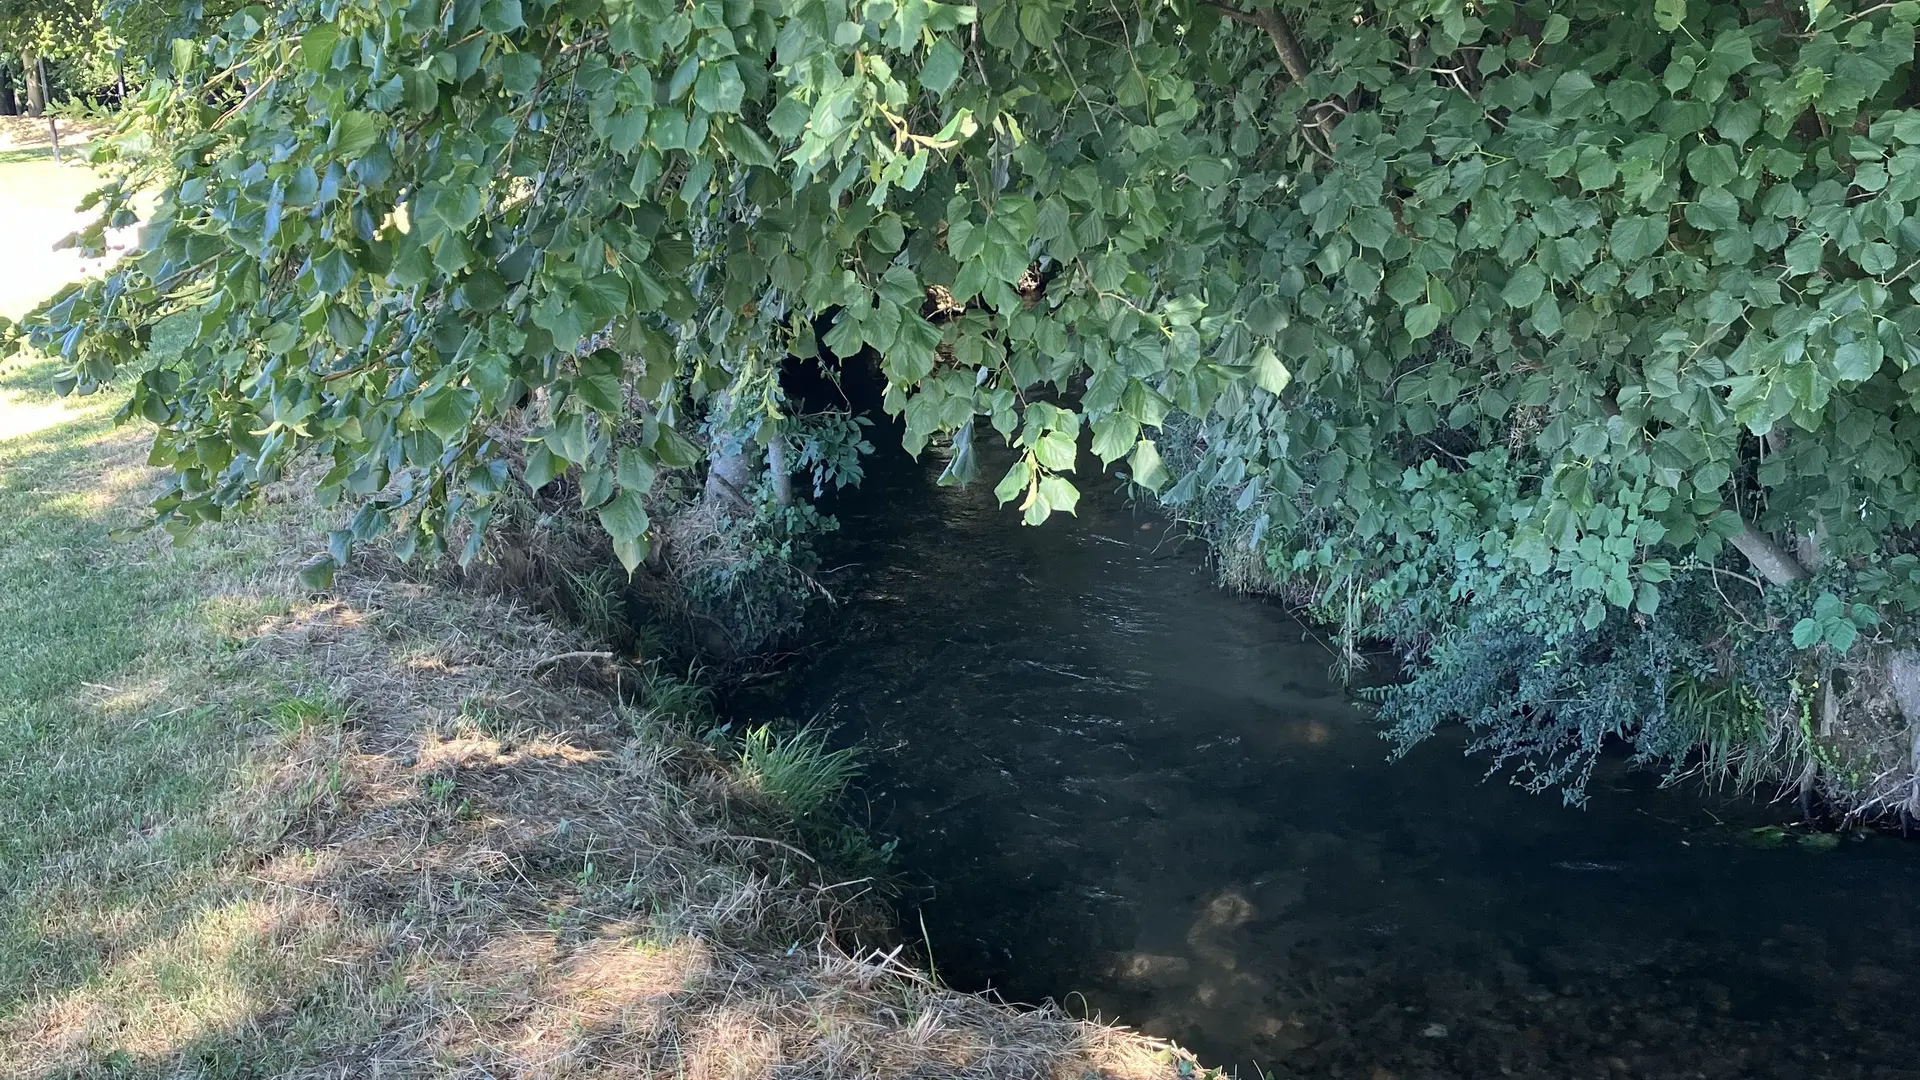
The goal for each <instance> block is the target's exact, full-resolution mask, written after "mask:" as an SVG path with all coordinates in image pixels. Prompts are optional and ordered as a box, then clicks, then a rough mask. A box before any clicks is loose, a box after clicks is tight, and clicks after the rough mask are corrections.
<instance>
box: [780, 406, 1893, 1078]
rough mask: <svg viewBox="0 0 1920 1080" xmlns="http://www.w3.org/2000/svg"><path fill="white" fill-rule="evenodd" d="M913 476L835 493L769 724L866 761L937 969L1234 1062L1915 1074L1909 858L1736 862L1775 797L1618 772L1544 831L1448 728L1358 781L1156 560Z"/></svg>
mask: <svg viewBox="0 0 1920 1080" xmlns="http://www.w3.org/2000/svg"><path fill="white" fill-rule="evenodd" d="M876 441H880V440H876ZM940 464H941V463H940V462H938V461H928V462H927V463H926V465H925V467H924V468H922V467H919V466H912V465H907V464H904V462H902V463H901V464H900V465H899V466H898V467H893V466H888V465H887V464H885V463H884V462H883V463H882V464H881V465H880V467H879V468H877V469H876V470H875V472H874V474H873V475H872V476H871V477H870V479H869V481H868V484H867V487H866V489H865V491H864V492H863V493H862V494H861V495H860V496H859V498H858V500H857V501H855V502H853V503H850V504H849V505H845V506H842V507H840V508H839V512H840V516H841V518H842V520H843V522H844V523H845V530H846V535H847V538H848V539H847V544H846V548H845V550H844V551H843V552H841V553H840V555H841V557H840V559H839V560H838V561H847V562H852V563H854V565H853V566H852V567H851V568H849V569H846V570H843V571H841V572H840V573H839V574H837V575H836V577H835V580H836V581H837V582H838V586H839V588H840V589H841V591H842V593H843V605H842V607H841V609H840V611H839V613H838V614H837V615H836V616H833V618H834V619H835V620H836V621H835V622H833V623H832V624H831V626H832V633H831V635H830V638H829V642H828V644H826V645H825V646H824V647H823V648H822V649H821V650H819V651H818V652H817V654H816V655H815V656H814V658H813V659H811V660H810V661H808V662H806V663H805V664H804V665H803V666H802V667H801V668H799V669H798V670H797V671H796V673H795V674H794V676H793V677H792V680H791V683H790V685H789V687H788V689H787V691H786V693H787V697H786V698H785V700H784V701H782V702H781V707H782V709H783V710H784V711H785V712H786V713H787V714H788V715H791V716H796V717H804V716H810V715H816V714H817V715H822V716H825V717H828V718H830V719H831V720H833V721H834V722H836V723H838V724H839V725H841V729H840V730H841V734H842V736H843V737H844V738H845V739H847V740H849V741H851V740H858V741H860V742H862V743H864V744H865V745H866V746H867V747H868V749H869V754H868V762H869V769H868V774H867V777H866V780H865V784H864V790H863V791H862V793H861V794H862V795H863V796H864V797H865V799H866V801H867V802H868V803H869V804H870V807H871V810H870V812H871V815H872V824H873V825H874V827H875V830H876V831H877V832H878V833H880V834H882V835H886V836H898V837H899V838H900V852H901V854H900V864H901V869H902V870H903V871H904V873H905V874H906V875H907V877H908V879H909V881H910V882H911V883H915V886H916V887H913V888H910V889H909V891H908V893H907V899H906V902H905V906H906V908H907V910H906V911H905V912H903V915H904V920H903V921H904V925H906V926H907V927H909V928H911V929H913V930H917V929H918V927H919V925H920V923H921V922H922V921H924V924H925V926H926V928H927V935H928V937H929V938H930V940H931V946H932V956H933V960H934V962H935V964H936V965H937V967H938V970H939V973H940V975H941V976H942V977H943V978H945V979H946V980H947V981H948V982H949V983H951V984H953V985H956V986H959V987H962V988H965V989H973V990H979V989H986V988H989V987H991V988H993V989H994V990H996V991H998V992H999V993H1001V994H1002V995H1004V996H1005V997H1007V998H1008V999H1009V1000H1022V1001H1036V1000H1040V999H1043V998H1053V999H1056V1000H1059V1001H1061V1002H1063V1003H1064V1004H1065V1005H1066V1006H1067V1007H1068V1008H1069V1009H1070V1010H1072V1011H1074V1012H1076V1013H1097V1014H1100V1015H1102V1016H1105V1017H1108V1018H1118V1019H1119V1020H1121V1021H1122V1022H1125V1023H1127V1024H1130V1025H1132V1026H1135V1027H1139V1028H1142V1029H1144V1030H1146V1031H1147V1032H1149V1033H1152V1034H1155V1035H1161V1036H1167V1037H1171V1038H1174V1039H1177V1040H1179V1041H1180V1042H1182V1043H1184V1044H1186V1045H1187V1046H1189V1047H1191V1048H1193V1049H1195V1050H1196V1051H1198V1052H1199V1053H1200V1054H1201V1056H1202V1058H1203V1060H1206V1061H1208V1062H1210V1063H1212V1064H1217V1065H1225V1066H1237V1067H1238V1068H1239V1069H1240V1070H1241V1073H1242V1075H1254V1073H1253V1069H1252V1067H1253V1066H1255V1065H1257V1066H1259V1067H1260V1068H1262V1069H1265V1070H1267V1071H1269V1072H1270V1073H1271V1074H1272V1075H1276V1076H1289V1077H1358V1078H1363V1080H1383V1078H1392V1077H1408V1078H1411V1077H1448V1078H1451V1077H1490V1076H1501V1075H1513V1076H1527V1077H1709V1078H1719V1077H1768V1078H1771V1077H1779V1078H1782V1080H1785V1078H1803V1077H1850V1078H1854V1077H1857V1078H1874V1080H1890V1078H1895V1077H1920V1013H1917V1012H1916V1010H1915V1009H1914V1007H1913V1006H1914V998H1913V995H1914V993H1915V991H1916V989H1920V979H1917V978H1916V967H1915V962H1916V960H1920V927H1917V926H1916V921H1915V902H1916V900H1917V899H1920V842H1917V843H1915V844H1911V845H1910V844H1906V843H1903V842H1901V841H1898V840H1892V839H1871V840H1861V841H1848V842H1846V843H1843V844H1842V845H1841V846H1840V847H1839V848H1838V849H1837V850H1831V851H1820V850H1813V849H1811V848H1807V847H1803V846H1799V845H1797V844H1794V843H1791V842H1790V843H1789V844H1788V845H1786V846H1784V847H1780V848H1775V849H1762V848H1759V847H1757V846H1755V845H1754V844H1753V843H1751V842H1750V841H1751V839H1752V834H1751V833H1750V832H1749V829H1750V827H1751V826H1752V825H1753V824H1755V823H1756V822H1764V821H1768V820H1773V819H1775V818H1778V817H1779V816H1780V814H1779V812H1778V810H1777V809H1770V808H1767V807H1761V806H1754V805H1751V804H1742V803H1739V802H1731V801H1728V800H1713V799H1709V798H1707V797H1705V796H1704V795H1702V794H1701V793H1700V791H1699V790H1698V789H1697V788H1693V789H1686V790H1677V789H1676V790H1667V791H1661V790H1657V789H1656V787H1655V785H1654V784H1653V783H1652V782H1651V781H1650V780H1647V779H1644V778H1640V777H1636V776H1634V775H1631V774H1627V773H1625V772H1624V771H1621V770H1614V771H1613V772H1612V773H1610V774H1608V775H1606V776H1604V777H1603V778H1602V779H1601V780H1599V781H1596V784H1595V788H1596V790H1595V798H1594V800H1593V802H1592V804H1591V806H1590V807H1589V808H1588V809H1586V810H1572V809H1565V808H1563V807H1562V806H1561V805H1560V801H1559V799H1558V797H1557V796H1533V795H1528V794H1526V793H1524V792H1522V791H1520V790H1517V789H1515V788H1513V787H1511V786H1509V785H1507V784H1506V783H1505V782H1504V781H1502V780H1500V779H1495V780H1493V781H1490V782H1487V783H1484V784H1482V783H1479V782H1478V781H1479V778H1480V775H1481V771H1482V768H1483V766H1482V763H1481V762H1479V761H1477V760H1472V759H1463V758H1462V756H1461V755H1460V752H1459V743H1458V742H1455V743H1451V744H1446V743H1442V742H1439V741H1436V742H1435V743H1433V744H1430V745H1427V746H1423V747H1421V748H1420V749H1419V750H1417V751H1416V752H1415V753H1414V754H1412V755H1411V756H1410V757H1409V758H1408V759H1407V760H1406V761H1403V762H1400V763H1388V762H1387V761H1386V760H1385V758H1386V751H1387V746H1386V744H1385V743H1384V742H1382V741H1381V740H1380V738H1379V737H1378V735H1377V733H1376V731H1375V730H1374V729H1373V728H1372V727H1371V726H1370V725H1369V723H1368V722H1367V720H1366V718H1365V717H1364V715H1363V714H1361V713H1360V712H1359V711H1358V710H1357V709H1355V708H1354V707H1353V706H1352V705H1351V704H1350V703H1349V702H1348V700H1347V699H1346V698H1345V696H1344V695H1343V694H1342V692H1341V691H1340V690H1339V688H1338V687H1337V686H1336V685H1335V684H1334V683H1333V682H1332V681H1331V679H1330V678H1329V677H1328V673H1327V672H1328V663H1329V655H1328V653H1327V652H1326V651H1325V650H1324V649H1323V648H1322V647H1320V646H1319V645H1318V644H1316V643H1315V642H1313V641H1312V640H1310V639H1307V638H1306V637H1305V633H1306V632H1305V630H1304V629H1303V628H1302V627H1301V626H1300V625H1299V624H1298V623H1295V622H1293V621H1292V620H1290V619H1289V618H1288V617H1287V616H1286V615H1285V614H1284V613H1283V612H1282V611H1281V610H1279V609H1278V608H1277V607H1275V606H1274V605H1272V604H1269V603H1265V602H1261V601H1258V600H1253V599H1248V598H1243V597H1236V596H1231V595H1227V594H1224V593H1222V592H1220V591H1218V590H1216V589H1215V588H1213V586H1212V583H1211V578H1210V576H1209V573H1208V571H1207V569H1206V567H1205V565H1204V562H1203V557H1202V553H1201V551H1200V550H1199V549H1198V548H1197V547H1196V546H1195V545H1193V544H1192V543H1191V542H1188V543H1184V544H1183V543H1182V542H1181V541H1180V540H1179V538H1178V536H1177V534H1170V533H1169V532H1168V531H1167V530H1166V529H1165V528H1164V527H1163V526H1162V525H1161V524H1159V523H1156V522H1153V521H1151V519H1148V518H1145V517H1140V516H1136V515H1135V514H1134V513H1133V511H1131V510H1130V509H1129V508H1127V507H1126V506H1125V505H1123V504H1122V503H1121V502H1120V500H1118V499H1116V498H1112V497H1102V495H1101V494H1100V493H1094V492H1090V493H1088V496H1087V498H1086V499H1085V501H1083V503H1082V504H1081V513H1080V516H1079V518H1078V519H1077V520H1076V519H1070V518H1057V519H1056V520H1055V521H1054V522H1052V523H1050V524H1048V525H1047V526H1046V527H1044V528H1038V529H1032V528H1023V527H1022V526H1020V525H1019V523H1018V521H1017V518H1016V516H1015V515H1014V514H1013V513H1012V512H1011V511H1002V510H999V509H998V508H996V507H995V506H994V504H993V498H992V495H991V493H990V492H989V491H988V490H987V488H988V487H990V486H991V485H990V484H978V485H975V487H974V488H973V489H971V490H966V491H960V490H955V489H943V488H938V487H936V486H935V485H934V484H933V482H932V480H933V477H934V476H935V475H937V473H938V470H939V467H940ZM916 909H917V910H916Z"/></svg>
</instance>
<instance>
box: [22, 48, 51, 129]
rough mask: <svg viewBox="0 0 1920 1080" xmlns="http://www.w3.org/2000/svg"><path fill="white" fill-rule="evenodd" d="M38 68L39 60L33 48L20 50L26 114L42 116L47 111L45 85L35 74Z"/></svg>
mask: <svg viewBox="0 0 1920 1080" xmlns="http://www.w3.org/2000/svg"><path fill="white" fill-rule="evenodd" d="M39 70H40V62H39V59H38V58H37V57H35V56H34V55H33V50H32V49H22V50H20V74H22V75H24V76H26V84H27V115H28V116H44V115H46V112H47V95H46V87H45V85H44V84H42V83H41V81H40V77H39V75H38V74H37V73H38V72H39Z"/></svg>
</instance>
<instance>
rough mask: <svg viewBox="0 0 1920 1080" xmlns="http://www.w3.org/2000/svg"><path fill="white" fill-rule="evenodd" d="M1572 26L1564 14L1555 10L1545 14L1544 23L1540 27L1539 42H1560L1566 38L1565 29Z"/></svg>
mask: <svg viewBox="0 0 1920 1080" xmlns="http://www.w3.org/2000/svg"><path fill="white" fill-rule="evenodd" d="M1572 26H1573V24H1572V23H1571V22H1569V21H1568V20H1567V17H1566V16H1565V15H1562V14H1560V13H1559V12H1557V11H1556V12H1554V13H1553V14H1551V15H1549V16H1547V21H1546V24H1545V25H1544V26H1542V27H1541V28H1540V43H1541V44H1542V45H1558V44H1560V43H1561V42H1563V41H1565V40H1567V31H1568V30H1569V29H1571V28H1572Z"/></svg>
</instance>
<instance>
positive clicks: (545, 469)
mask: <svg viewBox="0 0 1920 1080" xmlns="http://www.w3.org/2000/svg"><path fill="white" fill-rule="evenodd" d="M564 468H566V463H565V462H562V461H561V460H560V459H558V458H556V457H554V456H553V453H552V451H550V450H548V449H547V448H546V446H545V445H544V444H542V445H540V446H536V447H534V448H533V450H532V452H531V453H529V454H528V455H527V465H526V470H525V472H523V473H522V474H521V478H522V479H523V480H525V481H526V482H527V487H528V488H529V489H530V490H533V491H539V490H540V489H541V488H543V487H546V486H547V485H548V484H550V483H552V482H553V478H554V477H555V476H557V475H559V473H560V470H562V469H564Z"/></svg>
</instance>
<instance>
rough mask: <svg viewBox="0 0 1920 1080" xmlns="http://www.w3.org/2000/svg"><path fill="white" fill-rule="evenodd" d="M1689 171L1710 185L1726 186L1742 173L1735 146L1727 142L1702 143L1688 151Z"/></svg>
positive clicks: (1701, 181)
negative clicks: (1734, 153) (1735, 158)
mask: <svg viewBox="0 0 1920 1080" xmlns="http://www.w3.org/2000/svg"><path fill="white" fill-rule="evenodd" d="M1687 172H1688V173H1690V174H1691V175H1692V176H1693V178H1694V179H1695V180H1698V181H1699V182H1700V183H1702V184H1704V185H1706V186H1708V187H1724V186H1726V185H1727V184H1728V183H1731V182H1732V181H1733V180H1734V178H1735V177H1737V176H1739V175H1740V166H1739V164H1738V163H1737V162H1736V161H1734V158H1733V147H1731V146H1728V145H1727V144H1725V143H1711V144H1702V145H1700V146H1696V147H1694V148H1693V149H1692V150H1690V151H1688V153H1687Z"/></svg>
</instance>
